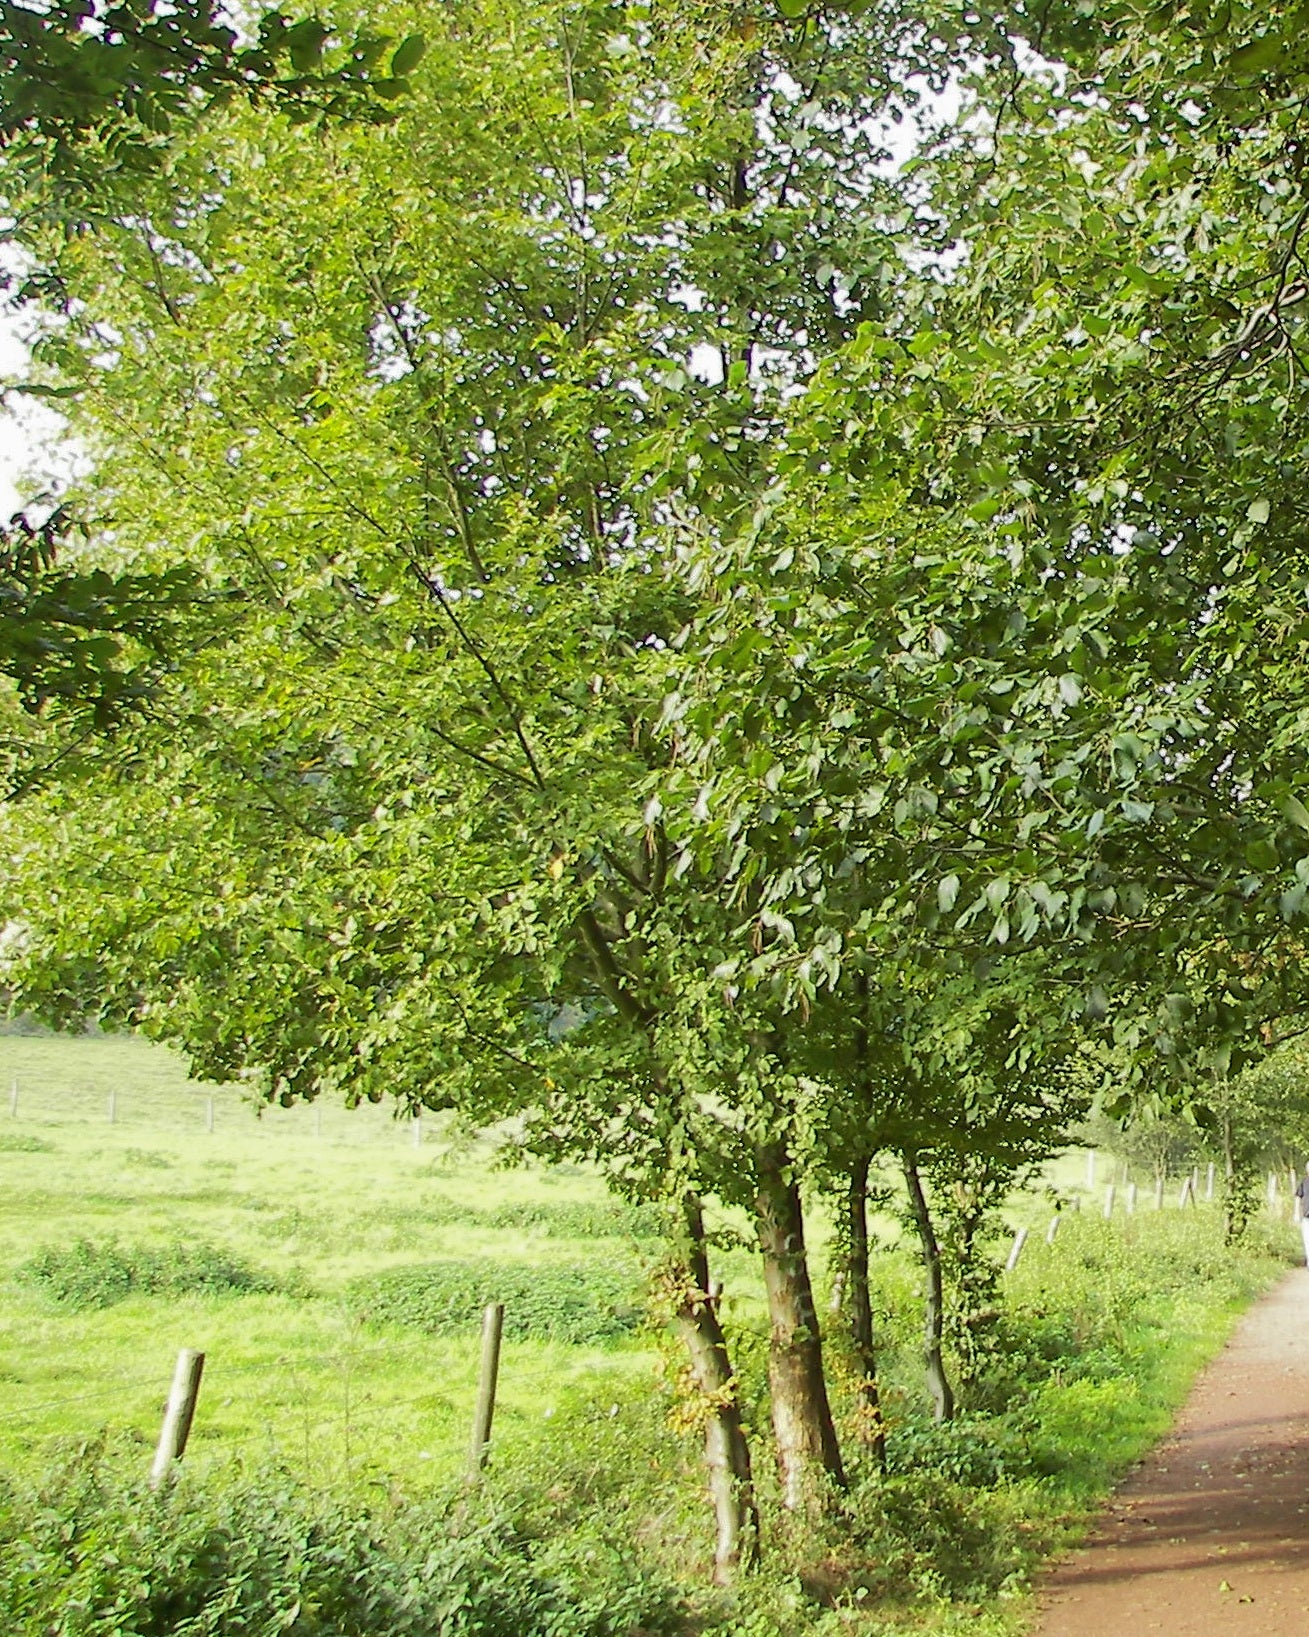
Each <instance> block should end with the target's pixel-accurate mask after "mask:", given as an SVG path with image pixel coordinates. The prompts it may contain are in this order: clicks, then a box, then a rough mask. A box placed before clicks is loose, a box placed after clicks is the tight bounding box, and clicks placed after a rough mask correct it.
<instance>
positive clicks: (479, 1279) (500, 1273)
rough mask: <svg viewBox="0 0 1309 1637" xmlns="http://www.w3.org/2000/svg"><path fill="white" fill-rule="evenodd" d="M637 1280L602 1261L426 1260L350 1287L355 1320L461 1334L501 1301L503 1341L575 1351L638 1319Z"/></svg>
mask: <svg viewBox="0 0 1309 1637" xmlns="http://www.w3.org/2000/svg"><path fill="white" fill-rule="evenodd" d="M639 1283H640V1276H639V1273H638V1271H637V1269H636V1268H635V1267H633V1266H631V1265H630V1264H628V1265H624V1264H622V1263H616V1262H613V1261H605V1262H599V1261H596V1262H580V1263H578V1262H570V1263H549V1262H508V1261H495V1260H492V1259H490V1258H483V1259H480V1260H475V1261H466V1262H456V1261H446V1262H429V1263H427V1264H426V1265H424V1266H422V1267H411V1268H395V1269H392V1270H391V1271H390V1272H389V1273H382V1274H378V1275H377V1276H375V1277H373V1278H370V1279H364V1280H360V1281H359V1282H358V1283H356V1284H355V1285H354V1286H353V1287H352V1288H351V1290H350V1293H349V1297H348V1300H349V1305H350V1308H351V1311H352V1312H353V1313H354V1314H355V1316H356V1317H358V1318H361V1319H364V1320H365V1321H368V1322H371V1323H389V1324H411V1325H416V1326H417V1327H418V1328H419V1329H420V1330H426V1331H429V1332H430V1333H431V1334H432V1335H437V1336H439V1335H447V1334H449V1333H450V1332H451V1331H456V1330H466V1329H468V1328H469V1327H470V1326H472V1325H475V1324H476V1323H477V1320H478V1318H479V1317H480V1315H481V1312H482V1309H483V1308H484V1307H485V1306H486V1304H487V1303H488V1302H503V1303H504V1304H505V1327H504V1334H505V1337H506V1339H508V1340H512V1341H526V1340H535V1341H562V1342H572V1343H574V1344H575V1345H579V1346H588V1345H594V1344H596V1343H603V1342H608V1341H614V1340H616V1339H617V1338H618V1337H620V1336H624V1335H627V1334H629V1333H630V1332H631V1331H633V1330H635V1329H637V1328H638V1326H639V1325H640V1324H641V1322H642V1317H643V1315H642V1309H641V1305H640V1302H639V1300H638V1296H637V1291H638V1287H639Z"/></svg>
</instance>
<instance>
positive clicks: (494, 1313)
mask: <svg viewBox="0 0 1309 1637" xmlns="http://www.w3.org/2000/svg"><path fill="white" fill-rule="evenodd" d="M504 1322H505V1304H504V1303H503V1302H491V1303H490V1304H489V1305H488V1306H487V1307H486V1308H485V1309H484V1311H483V1313H482V1368H481V1372H480V1374H479V1376H478V1380H477V1407H476V1409H475V1410H474V1411H473V1437H472V1441H471V1443H470V1444H469V1447H468V1477H469V1479H470V1481H471V1480H473V1479H475V1478H476V1477H477V1475H478V1473H479V1472H480V1471H481V1470H482V1468H483V1467H484V1466H485V1465H486V1456H487V1450H488V1448H489V1447H490V1443H491V1417H492V1416H493V1415H494V1414H495V1386H496V1382H497V1380H498V1379H499V1376H500V1336H501V1333H502V1332H503V1330H504Z"/></svg>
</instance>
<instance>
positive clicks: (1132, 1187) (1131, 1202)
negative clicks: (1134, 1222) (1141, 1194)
mask: <svg viewBox="0 0 1309 1637" xmlns="http://www.w3.org/2000/svg"><path fill="white" fill-rule="evenodd" d="M1127 1214H1128V1216H1135V1214H1136V1184H1135V1183H1134V1182H1129V1183H1128V1184H1127Z"/></svg>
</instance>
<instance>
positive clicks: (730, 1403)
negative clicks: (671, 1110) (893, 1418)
mask: <svg viewBox="0 0 1309 1637" xmlns="http://www.w3.org/2000/svg"><path fill="white" fill-rule="evenodd" d="M682 1213H683V1222H684V1225H685V1243H684V1246H683V1254H684V1257H685V1263H684V1267H683V1269H682V1270H681V1271H682V1272H683V1273H684V1275H685V1277H684V1279H683V1280H682V1281H681V1287H682V1295H681V1298H680V1300H679V1302H678V1305H677V1309H676V1312H675V1314H674V1322H675V1324H676V1326H677V1331H678V1334H679V1335H680V1336H681V1338H682V1341H683V1342H684V1343H685V1345H686V1351H687V1356H688V1357H689V1359H690V1363H691V1375H692V1378H693V1379H694V1381H695V1385H696V1388H697V1390H698V1391H699V1393H700V1396H701V1399H702V1400H703V1402H704V1405H705V1464H706V1465H707V1467H708V1468H709V1494H710V1497H711V1498H712V1500H713V1505H714V1516H715V1517H716V1519H717V1521H718V1540H717V1544H716V1546H715V1549H714V1579H715V1580H716V1581H717V1582H718V1583H719V1585H727V1584H728V1583H729V1582H730V1581H731V1579H732V1577H733V1575H734V1574H735V1572H736V1571H737V1569H748V1568H749V1567H750V1566H751V1564H752V1563H753V1562H754V1560H755V1556H756V1554H757V1552H758V1547H759V1514H758V1512H757V1511H756V1509H755V1499H754V1483H753V1480H752V1477H751V1472H750V1448H749V1445H748V1444H747V1443H746V1440H745V1431H744V1429H743V1428H742V1426H741V1411H740V1407H739V1405H738V1404H737V1399H736V1377H735V1375H734V1374H733V1373H732V1364H731V1359H730V1358H729V1357H728V1352H727V1342H726V1340H725V1338H724V1336H723V1330H722V1326H721V1325H720V1324H719V1322H718V1313H717V1311H716V1309H715V1306H714V1302H713V1299H712V1298H711V1296H710V1295H709V1260H708V1257H707V1256H706V1254H705V1242H704V1219H703V1217H702V1215H701V1210H700V1201H699V1199H698V1198H697V1196H696V1195H695V1194H691V1193H688V1194H686V1195H685V1196H684V1198H683V1201H682Z"/></svg>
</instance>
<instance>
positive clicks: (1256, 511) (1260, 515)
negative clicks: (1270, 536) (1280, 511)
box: [1245, 500, 1272, 523]
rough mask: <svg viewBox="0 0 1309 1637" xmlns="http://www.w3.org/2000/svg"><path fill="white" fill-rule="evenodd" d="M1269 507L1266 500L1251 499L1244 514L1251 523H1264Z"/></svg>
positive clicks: (1266, 519)
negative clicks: (1248, 507)
mask: <svg viewBox="0 0 1309 1637" xmlns="http://www.w3.org/2000/svg"><path fill="white" fill-rule="evenodd" d="M1271 509H1272V508H1271V507H1270V506H1269V504H1268V502H1267V501H1266V500H1252V501H1251V502H1250V509H1249V511H1247V512H1246V514H1245V515H1246V517H1247V518H1248V519H1249V521H1250V522H1251V523H1266V522H1267V521H1268V514H1269V512H1270V511H1271Z"/></svg>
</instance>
